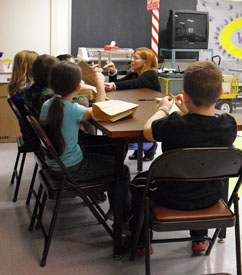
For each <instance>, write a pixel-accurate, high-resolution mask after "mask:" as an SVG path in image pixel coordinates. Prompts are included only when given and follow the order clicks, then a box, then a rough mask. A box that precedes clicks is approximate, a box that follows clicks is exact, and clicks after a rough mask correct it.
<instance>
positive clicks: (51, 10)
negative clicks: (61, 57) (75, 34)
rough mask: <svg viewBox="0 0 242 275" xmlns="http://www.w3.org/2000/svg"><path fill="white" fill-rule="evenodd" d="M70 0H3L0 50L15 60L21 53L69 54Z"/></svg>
mask: <svg viewBox="0 0 242 275" xmlns="http://www.w3.org/2000/svg"><path fill="white" fill-rule="evenodd" d="M70 3H71V0H0V26H1V27H0V51H1V52H4V55H3V58H11V59H13V57H14V55H15V54H16V53H17V52H18V51H21V50H35V51H37V52H38V53H39V54H43V53H47V54H52V55H55V56H56V55H58V54H61V53H68V52H69V33H70V31H69V20H70V12H69V8H70Z"/></svg>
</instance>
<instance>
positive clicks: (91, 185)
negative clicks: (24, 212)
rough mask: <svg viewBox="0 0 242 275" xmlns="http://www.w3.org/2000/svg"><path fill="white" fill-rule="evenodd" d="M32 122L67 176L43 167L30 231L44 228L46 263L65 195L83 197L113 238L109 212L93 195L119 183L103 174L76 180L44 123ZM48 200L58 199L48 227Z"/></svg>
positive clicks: (44, 146)
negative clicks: (54, 174)
mask: <svg viewBox="0 0 242 275" xmlns="http://www.w3.org/2000/svg"><path fill="white" fill-rule="evenodd" d="M27 119H28V121H29V122H30V124H31V126H32V127H33V129H34V131H35V132H36V134H37V136H38V137H39V139H40V142H41V148H42V149H43V151H44V152H45V154H46V155H48V156H50V157H51V158H53V159H54V160H55V161H56V162H57V163H58V165H59V167H60V169H61V171H62V172H63V179H61V180H59V179H54V178H53V177H52V176H51V175H50V173H49V171H48V168H44V169H41V170H40V171H39V183H40V185H39V190H38V193H37V197H36V202H35V206H34V211H33V214H32V217H31V222H30V225H29V230H30V231H32V230H33V228H34V226H35V224H36V226H37V228H40V229H41V231H42V233H43V236H44V249H43V253H42V259H41V261H40V266H42V267H43V266H45V265H46V260H47V256H48V251H49V248H50V243H51V240H52V236H53V233H54V229H55V224H56V220H57V216H58V213H59V210H60V206H61V202H62V199H63V198H74V197H77V196H79V197H81V198H82V200H83V201H84V203H85V204H86V205H87V206H88V208H89V209H90V210H91V212H92V213H93V215H94V216H95V218H96V219H97V221H98V222H99V223H100V224H102V225H103V227H104V228H105V230H106V231H107V232H108V234H109V235H110V236H111V237H112V238H113V231H112V229H111V227H110V226H109V225H108V224H107V223H106V215H105V213H104V212H103V210H102V208H101V207H100V206H99V205H98V203H97V201H96V200H95V197H94V196H93V194H95V193H98V192H103V191H107V190H108V189H109V186H110V185H111V184H115V177H103V178H98V179H93V180H88V181H84V182H76V180H75V179H73V177H72V176H71V174H70V172H69V170H68V169H67V168H66V167H65V165H64V164H63V162H62V161H61V159H60V158H59V156H58V154H57V153H56V151H55V148H54V146H53V145H52V143H51V141H50V140H49V138H48V137H47V135H46V133H45V132H44V130H43V129H42V127H41V126H40V124H39V122H38V121H37V120H36V119H35V118H34V117H33V116H28V117H27ZM47 199H51V200H55V206H54V210H53V213H52V218H51V222H50V224H49V226H48V228H47V227H46V226H44V224H43V222H42V217H43V213H44V208H45V203H46V200H47ZM36 222H37V223H36Z"/></svg>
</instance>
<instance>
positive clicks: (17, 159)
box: [10, 151, 20, 184]
mask: <svg viewBox="0 0 242 275" xmlns="http://www.w3.org/2000/svg"><path fill="white" fill-rule="evenodd" d="M19 157H20V152H19V151H18V153H17V157H16V160H15V164H14V168H13V174H12V177H11V181H10V183H11V184H13V183H14V178H15V177H16V171H17V167H18V162H19Z"/></svg>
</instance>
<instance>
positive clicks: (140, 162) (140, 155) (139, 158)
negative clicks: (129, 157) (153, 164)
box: [137, 142, 143, 172]
mask: <svg viewBox="0 0 242 275" xmlns="http://www.w3.org/2000/svg"><path fill="white" fill-rule="evenodd" d="M142 170H143V142H139V143H138V152H137V171H138V172H141V171H142Z"/></svg>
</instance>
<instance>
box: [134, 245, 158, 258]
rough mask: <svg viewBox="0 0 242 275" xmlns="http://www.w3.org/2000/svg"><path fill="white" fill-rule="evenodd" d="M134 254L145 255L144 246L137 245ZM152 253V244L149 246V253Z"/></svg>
mask: <svg viewBox="0 0 242 275" xmlns="http://www.w3.org/2000/svg"><path fill="white" fill-rule="evenodd" d="M136 254H138V255H140V256H145V248H144V247H138V248H137V249H136ZM152 254H154V249H153V247H152V246H150V255H152Z"/></svg>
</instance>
